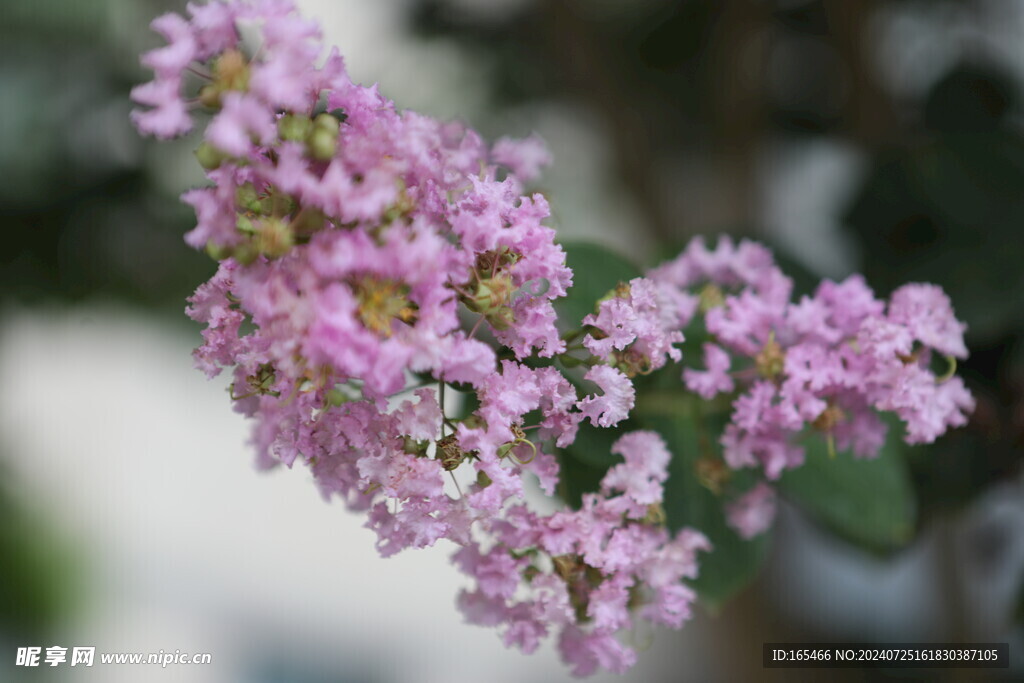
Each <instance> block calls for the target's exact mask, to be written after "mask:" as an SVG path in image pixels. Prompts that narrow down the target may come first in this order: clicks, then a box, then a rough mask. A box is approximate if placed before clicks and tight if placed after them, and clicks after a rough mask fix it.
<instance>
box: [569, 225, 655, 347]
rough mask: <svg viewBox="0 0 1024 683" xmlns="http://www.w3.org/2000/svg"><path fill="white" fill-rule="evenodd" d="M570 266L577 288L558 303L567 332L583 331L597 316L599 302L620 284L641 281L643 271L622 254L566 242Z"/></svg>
mask: <svg viewBox="0 0 1024 683" xmlns="http://www.w3.org/2000/svg"><path fill="white" fill-rule="evenodd" d="M562 248H563V249H565V252H566V255H567V258H566V260H567V262H568V264H569V267H570V268H572V271H573V277H572V280H573V285H572V287H571V288H570V289H569V293H568V295H567V296H565V297H563V298H562V299H559V300H558V301H556V302H555V309H556V310H557V311H558V319H559V320H560V321H564V324H565V329H574V328H576V327H579V325H580V321H581V320H583V318H584V317H585V316H587V315H588V314H590V313H593V312H594V306H595V304H596V303H597V300H598V299H600V298H601V297H603V296H604V295H605V294H607V293H608V292H609V291H610V290H612V289H614V288H615V285H617V284H619V283H620V282H628V281H629V280H632V279H633V278H635V277H640V275H641V272H640V269H639V268H637V267H636V266H635V265H634V264H632V263H630V262H629V261H627V260H626V259H624V258H623V257H622V256H620V255H619V254H617V253H615V252H613V251H610V250H609V249H606V248H605V247H602V246H600V245H598V244H593V243H591V242H564V243H562Z"/></svg>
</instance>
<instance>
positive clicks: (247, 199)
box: [235, 183, 263, 213]
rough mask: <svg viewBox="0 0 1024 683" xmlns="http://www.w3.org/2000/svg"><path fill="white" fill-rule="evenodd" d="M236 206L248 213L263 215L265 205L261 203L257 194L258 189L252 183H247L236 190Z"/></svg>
mask: <svg viewBox="0 0 1024 683" xmlns="http://www.w3.org/2000/svg"><path fill="white" fill-rule="evenodd" d="M235 204H237V205H238V207H239V208H240V209H245V210H246V211H252V212H253V213H263V204H262V203H261V202H260V197H259V194H258V193H257V192H256V188H255V187H254V186H253V184H252V183H246V184H245V185H240V186H239V187H238V189H237V190H235Z"/></svg>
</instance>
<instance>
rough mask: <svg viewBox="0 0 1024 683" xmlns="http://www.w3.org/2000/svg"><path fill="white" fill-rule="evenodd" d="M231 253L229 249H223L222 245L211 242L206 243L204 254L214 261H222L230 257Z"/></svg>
mask: <svg viewBox="0 0 1024 683" xmlns="http://www.w3.org/2000/svg"><path fill="white" fill-rule="evenodd" d="M231 251H232V250H231V247H225V246H223V245H220V244H215V243H213V242H207V243H206V253H207V254H208V255H209V257H210V258H212V259H213V260H214V261H223V260H224V259H226V258H228V257H229V256H231Z"/></svg>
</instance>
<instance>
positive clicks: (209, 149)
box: [195, 142, 227, 171]
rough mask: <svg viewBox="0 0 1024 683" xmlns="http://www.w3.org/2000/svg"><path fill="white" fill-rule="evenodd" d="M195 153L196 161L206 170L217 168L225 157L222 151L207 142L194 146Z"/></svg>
mask: <svg viewBox="0 0 1024 683" xmlns="http://www.w3.org/2000/svg"><path fill="white" fill-rule="evenodd" d="M195 155H196V161H198V162H199V165H200V166H202V167H203V168H205V169H206V170H207V171H212V170H213V169H215V168H219V167H220V165H221V164H222V163H223V162H224V160H225V159H226V158H227V156H226V155H225V154H224V153H223V152H221V151H220V150H219V149H217V148H216V147H214V146H213V145H211V144H210V143H209V142H204V143H202V144H201V145H199V147H197V148H196V151H195Z"/></svg>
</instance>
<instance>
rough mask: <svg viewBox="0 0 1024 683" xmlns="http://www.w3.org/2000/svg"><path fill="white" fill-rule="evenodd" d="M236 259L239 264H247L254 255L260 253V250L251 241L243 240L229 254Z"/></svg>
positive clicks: (251, 260) (252, 259)
mask: <svg viewBox="0 0 1024 683" xmlns="http://www.w3.org/2000/svg"><path fill="white" fill-rule="evenodd" d="M231 255H232V256H234V257H235V260H236V261H238V263H239V265H243V266H248V265H249V264H251V263H252V262H253V261H255V260H256V257H257V256H259V255H260V252H259V251H258V250H257V249H256V247H255V246H254V245H253V244H252V243H251V242H244V243H242V244H240V245H238V246H237V247H235V250H234V252H233V253H232V254H231Z"/></svg>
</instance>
